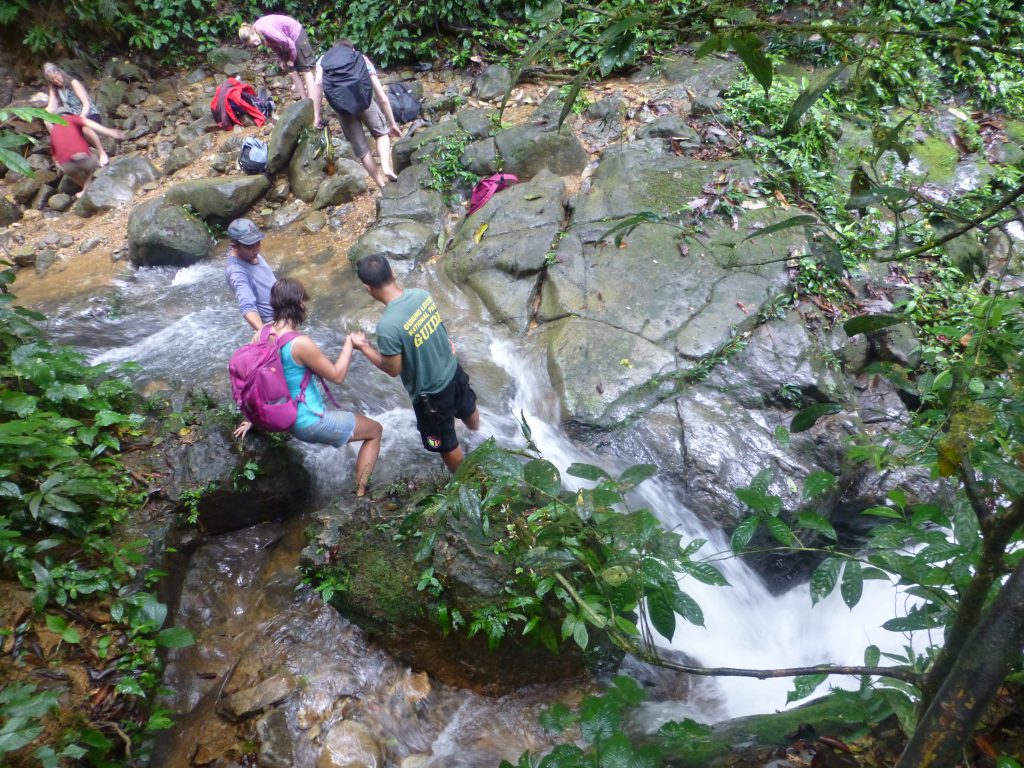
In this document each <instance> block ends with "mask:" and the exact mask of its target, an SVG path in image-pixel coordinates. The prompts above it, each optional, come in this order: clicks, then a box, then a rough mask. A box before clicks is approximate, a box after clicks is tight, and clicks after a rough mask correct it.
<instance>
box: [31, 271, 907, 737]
mask: <svg viewBox="0 0 1024 768" xmlns="http://www.w3.org/2000/svg"><path fill="white" fill-rule="evenodd" d="M222 270H223V263H222V260H220V259H218V260H214V261H210V262H205V263H203V264H200V265H196V266H193V267H189V268H187V269H182V270H178V271H176V272H175V271H173V270H169V269H141V270H137V271H136V272H135V273H134V275H133V276H131V277H130V278H127V279H126V280H124V281H123V282H121V283H120V284H119V285H118V286H117V288H118V294H117V298H116V300H115V301H116V306H113V307H111V308H109V310H108V311H105V312H103V311H97V310H96V309H95V307H91V308H90V309H89V310H88V311H86V312H77V313H76V312H70V313H65V312H51V317H53V318H55V319H54V320H52V321H51V330H52V331H53V333H54V335H55V336H56V337H57V338H58V340H62V341H65V342H67V343H73V344H76V345H77V346H79V347H80V348H83V349H85V350H86V351H87V352H88V353H90V355H91V357H92V359H93V361H94V362H111V363H118V362H122V361H128V360H135V361H138V362H139V363H140V364H141V366H142V371H143V379H145V380H152V379H161V378H163V379H168V380H175V379H177V380H179V381H182V382H184V383H191V384H199V385H201V386H204V387H206V388H208V389H210V390H211V391H212V392H214V393H215V394H216V395H218V396H221V397H226V396H227V375H226V362H227V359H228V357H229V356H230V354H231V352H232V351H233V350H234V349H235V348H236V347H237V346H239V345H240V344H242V343H245V342H246V341H247V340H248V337H249V334H248V332H247V330H246V326H245V325H244V323H243V322H242V321H241V320H240V318H239V316H238V313H237V309H236V308H235V306H234V302H233V297H232V296H231V295H230V293H229V291H228V289H227V287H226V285H225V283H224V278H223V272H222ZM402 282H403V283H404V284H407V285H421V286H422V287H425V288H427V289H428V290H430V291H432V292H433V293H434V295H435V298H436V299H437V301H438V304H439V306H440V307H441V311H442V315H443V316H444V317H445V318H446V324H447V325H448V326H449V330H450V332H451V333H452V335H453V338H454V339H455V343H456V344H457V346H458V348H459V355H460V358H461V359H462V362H463V365H464V366H465V367H466V369H467V370H468V371H469V372H470V375H471V378H472V382H473V385H474V388H475V389H476V390H477V393H478V395H479V396H480V407H481V413H482V422H481V427H482V428H481V433H480V434H479V435H472V436H471V435H469V434H468V433H466V432H464V431H461V432H460V435H462V436H463V438H465V439H466V441H467V442H468V445H469V447H472V446H474V445H476V444H478V443H479V441H480V440H482V439H484V438H485V437H486V436H488V435H494V436H495V437H496V438H497V439H498V441H499V442H500V443H502V444H509V445H520V446H521V445H523V444H524V440H523V438H522V436H521V435H520V431H519V424H518V422H517V421H516V417H517V416H518V415H519V414H520V413H522V414H523V415H525V417H526V419H527V421H528V423H529V425H530V427H531V429H532V433H533V439H534V441H535V442H536V444H537V445H538V446H539V448H540V450H541V452H542V454H543V456H544V457H545V458H546V459H548V460H549V461H551V462H552V463H553V464H555V465H556V466H557V467H558V468H559V469H560V471H562V472H563V477H564V471H565V469H566V468H567V467H568V466H569V465H570V464H572V463H574V462H586V463H591V464H597V465H601V466H604V467H605V468H607V469H609V470H611V471H613V472H614V471H621V470H622V469H624V468H625V467H627V466H629V465H630V464H633V463H636V460H635V459H633V458H631V457H630V456H628V455H610V454H609V453H608V452H607V451H606V452H605V453H604V454H602V455H601V456H597V455H596V454H594V453H592V452H590V451H589V450H588V449H586V448H585V447H583V446H580V445H579V444H577V443H574V442H573V441H572V440H571V439H570V438H569V437H568V435H567V434H566V433H565V432H564V430H563V429H562V427H561V416H560V413H559V403H558V396H557V393H556V392H555V391H554V389H553V388H552V386H551V385H550V381H549V380H548V376H547V365H546V360H545V358H544V352H543V349H542V348H541V345H539V344H537V343H536V340H535V339H534V338H531V337H529V336H527V337H525V338H519V337H513V336H511V334H510V333H509V332H508V331H507V330H506V329H505V328H504V326H501V325H497V324H492V323H489V322H487V321H486V320H484V321H479V320H474V319H472V317H473V314H474V313H473V312H471V311H469V310H468V309H467V307H466V306H465V302H466V301H467V299H466V297H465V296H464V295H463V294H461V293H459V292H458V291H457V289H454V288H453V287H452V286H451V285H450V284H449V283H447V281H445V280H444V278H443V276H441V275H439V274H437V273H434V272H432V271H426V272H424V271H420V270H417V271H415V272H413V273H412V274H410V275H408V276H407V278H405V279H403V281H402ZM317 300H319V301H317ZM311 310H312V312H311V318H310V320H311V321H310V325H309V327H308V329H307V330H308V331H309V332H310V334H311V335H312V336H313V337H314V338H315V339H316V340H317V341H318V343H319V344H320V345H321V346H322V347H323V348H324V349H325V350H327V352H328V354H330V353H331V351H332V350H336V349H337V348H338V347H339V346H340V343H341V340H342V338H343V335H342V334H343V330H342V329H346V328H348V329H352V328H358V327H361V328H363V329H364V330H372V328H373V324H374V322H375V319H376V317H378V316H379V306H373V305H372V304H371V305H368V304H367V299H366V296H365V294H361V293H359V292H358V291H353V289H352V288H351V287H347V288H341V289H339V290H338V292H337V295H333V296H321V297H314V303H313V304H312V306H311ZM477 314H478V313H477ZM65 318H66V319H65ZM336 395H337V396H338V397H339V398H340V402H342V403H346V401H347V403H348V404H349V405H351V406H352V407H354V408H356V409H358V410H360V411H362V412H364V413H366V414H368V415H370V416H372V417H373V418H376V419H378V420H379V421H381V422H382V423H383V424H384V427H385V438H384V443H383V450H382V454H381V459H380V461H379V463H378V469H377V472H376V473H375V482H383V483H387V482H390V481H392V480H394V479H396V478H400V477H402V476H404V475H409V474H413V473H422V472H423V471H437V470H439V468H440V465H439V463H438V462H437V460H436V457H433V456H431V455H430V454H427V453H425V452H424V451H423V450H422V448H421V447H420V444H419V439H418V435H417V434H416V431H415V421H414V418H413V415H412V411H411V409H410V408H409V406H408V400H407V398H406V396H405V393H404V391H403V390H402V389H401V386H400V385H399V384H398V382H397V380H393V379H389V378H388V377H386V376H384V375H382V374H380V373H379V372H377V371H375V370H373V369H372V367H370V366H369V364H368V363H367V362H366V361H365V360H363V359H362V358H361V356H357V359H356V360H355V362H354V364H353V368H352V370H351V372H350V374H349V380H347V381H346V383H345V384H344V385H343V386H342V387H340V388H338V390H336ZM460 429H461V428H460ZM295 449H296V450H297V451H299V452H300V453H301V455H302V457H303V460H304V462H305V463H306V465H307V467H308V468H309V469H310V470H311V473H312V474H313V475H314V477H315V478H316V483H317V487H316V490H317V492H318V493H317V495H318V496H319V497H320V498H321V499H323V498H328V497H330V496H332V495H334V494H336V493H340V492H342V491H344V490H346V489H348V488H350V483H351V474H352V467H353V465H354V457H355V452H354V450H353V449H352V448H348V447H346V448H342V449H336V448H328V447H318V446H305V445H301V444H298V443H297V442H296V444H295ZM567 479H568V480H570V481H573V480H575V479H574V478H567ZM636 493H637V497H636V501H637V502H638V503H640V504H642V505H645V506H647V507H648V508H649V509H651V510H652V512H654V513H655V514H656V515H657V516H658V518H659V519H660V520H661V521H662V522H663V523H664V524H665V525H666V526H667V527H670V528H675V529H677V530H679V531H680V532H681V533H682V534H683V536H684V538H685V539H687V540H689V539H694V538H701V539H706V540H707V541H708V543H707V544H706V545H705V547H704V548H703V549H702V550H701V554H702V555H704V556H709V555H712V554H714V553H723V552H726V551H727V550H728V544H727V542H726V539H725V537H724V536H723V535H721V533H720V532H717V531H711V530H707V529H705V527H704V526H703V525H702V524H701V523H700V521H699V520H698V518H697V516H695V515H694V514H692V513H691V512H690V510H688V509H687V507H686V500H685V499H684V498H682V497H681V496H680V493H679V492H678V491H677V490H676V489H673V488H671V487H669V486H668V485H667V484H666V483H664V482H662V481H661V480H659V479H658V478H654V479H652V480H649V481H647V482H645V483H643V484H642V485H641V487H640V488H639V489H638V490H637V491H636ZM717 565H718V567H719V568H720V569H721V570H722V572H723V573H724V574H725V576H726V578H727V579H728V581H729V583H730V585H731V586H729V587H709V586H706V585H704V584H701V583H699V582H697V581H695V580H693V579H688V580H686V581H685V582H684V583H682V584H681V586H682V588H683V589H684V590H685V591H686V592H687V593H688V594H690V595H691V596H692V597H693V598H694V599H696V600H697V601H698V602H699V604H700V605H701V608H702V609H703V612H704V617H705V624H706V626H705V627H704V628H701V627H694V626H692V625H689V624H686V623H685V622H683V621H682V620H680V622H679V625H678V628H677V631H676V637H674V638H671V640H668V639H666V640H665V641H664V642H665V645H666V647H670V648H674V649H677V650H680V651H683V652H685V653H686V654H688V655H689V656H690V657H692V658H693V659H694V660H695V661H696V662H697V663H699V664H701V665H705V666H730V667H745V668H765V669H769V668H779V667H795V666H805V665H812V664H820V663H836V664H860V663H862V661H863V652H864V648H865V646H867V645H869V644H872V643H873V644H876V645H878V646H879V647H881V648H882V650H893V651H895V650H898V649H899V648H901V647H902V645H903V643H904V638H903V637H902V636H900V635H898V634H894V633H891V632H886V631H884V630H882V629H881V628H880V627H881V624H882V623H883V621H885V620H886V619H888V618H890V617H892V616H893V610H894V607H895V606H894V600H895V599H896V598H895V595H894V592H893V590H892V588H891V587H890V586H889V585H888V583H887V582H877V581H867V582H865V585H864V596H863V598H862V600H861V602H860V604H859V605H858V606H857V608H856V609H855V610H853V611H850V610H849V609H847V607H846V606H845V604H844V603H843V602H842V600H841V599H840V597H839V595H838V590H837V592H836V594H834V595H832V596H831V597H830V598H829V599H827V600H825V601H823V602H821V603H819V604H818V605H816V606H814V607H812V606H811V601H810V597H809V594H808V590H807V587H806V585H805V586H802V587H797V588H795V589H793V590H791V591H790V592H788V593H786V594H783V595H779V596H773V595H771V594H770V593H769V592H768V590H767V589H765V587H764V585H763V583H762V582H761V579H760V578H759V577H758V576H757V575H756V574H755V573H754V572H753V571H751V570H750V569H749V568H748V567H747V566H746V565H745V564H744V563H743V562H742V561H740V560H738V559H736V558H725V559H723V560H721V561H720V562H718V563H717ZM829 684H831V685H844V686H853V685H855V684H856V681H855V680H854V679H852V678H841V677H834V678H831V679H830V681H829ZM708 685H710V686H712V687H714V688H715V690H716V695H715V696H714V697H712V698H713V699H714V700H717V701H720V702H722V703H717V701H716V703H708V704H707V706H705V707H704V709H703V710H702V711H697V712H695V713H694V714H693V715H692V716H695V717H698V718H700V719H704V720H716V719H722V718H724V717H731V716H738V715H743V714H751V713H757V712H770V711H773V710H777V709H781V708H783V707H785V706H786V691H788V690H790V689H791V687H792V681H791V679H777V680H766V681H761V680H756V679H752V678H739V677H731V678H718V679H716V680H715V681H714V682H713V683H709V684H708ZM821 690H822V691H824V690H826V687H822V689H821ZM710 701H711V699H709V702H710Z"/></svg>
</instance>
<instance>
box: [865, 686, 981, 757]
mask: <svg viewBox="0 0 1024 768" xmlns="http://www.w3.org/2000/svg"><path fill="white" fill-rule="evenodd" d="M882 697H883V698H884V699H885V703H886V704H888V705H889V706H890V707H891V708H892V711H893V713H894V714H895V715H896V719H897V720H898V721H899V724H900V728H901V729H902V730H903V733H904V734H905V735H907V736H908V737H909V736H910V735H911V734H912V733H913V732H914V729H915V728H916V727H917V704H916V703H915V702H914V700H913V699H911V698H910V697H909V696H907V694H905V693H903V692H902V691H897V690H894V689H893V688H882ZM996 766H997V768H1000V766H999V764H998V763H996Z"/></svg>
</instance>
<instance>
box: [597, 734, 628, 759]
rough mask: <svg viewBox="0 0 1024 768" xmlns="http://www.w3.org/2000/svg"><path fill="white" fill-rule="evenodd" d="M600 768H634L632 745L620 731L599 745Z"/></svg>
mask: <svg viewBox="0 0 1024 768" xmlns="http://www.w3.org/2000/svg"><path fill="white" fill-rule="evenodd" d="M599 765H600V768H634V766H633V744H632V742H631V741H630V740H629V738H628V737H627V736H626V734H624V733H623V732H622V731H616V732H615V733H613V734H612V735H611V736H609V737H608V739H607V740H606V741H605V742H604V743H603V744H602V745H601V755H600V763H599Z"/></svg>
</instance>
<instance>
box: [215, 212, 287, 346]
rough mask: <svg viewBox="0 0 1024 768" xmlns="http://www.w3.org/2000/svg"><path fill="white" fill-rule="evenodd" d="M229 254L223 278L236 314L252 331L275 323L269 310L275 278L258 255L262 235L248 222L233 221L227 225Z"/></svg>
mask: <svg viewBox="0 0 1024 768" xmlns="http://www.w3.org/2000/svg"><path fill="white" fill-rule="evenodd" d="M228 237H229V238H231V250H229V251H228V260H227V264H225V266H224V276H225V277H226V278H227V281H228V285H229V286H231V290H233V291H234V292H235V299H237V301H238V311H239V312H241V313H242V317H244V318H245V322H247V323H248V324H249V325H250V326H252V329H253V330H254V331H258V330H259V329H260V328H262V327H263V324H264V323H269V322H270V321H271V320H273V319H274V310H272V309H271V308H270V289H271V288H273V287H274V283H275V282H276V278H275V277H274V270H272V269H271V268H270V265H269V264H267V262H266V259H264V258H263V257H262V256H261V255H260V241H261V240H263V238H264V234H263V233H262V232H261V231H260V229H259V227H257V226H256V225H255V224H253V223H252V221H250V220H249V219H235V220H234V221H232V222H231V224H229V225H228Z"/></svg>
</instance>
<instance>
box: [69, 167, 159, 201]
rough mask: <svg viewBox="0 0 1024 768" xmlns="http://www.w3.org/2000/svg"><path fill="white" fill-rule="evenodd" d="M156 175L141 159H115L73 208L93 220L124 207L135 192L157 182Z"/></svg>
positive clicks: (101, 171) (99, 174)
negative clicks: (94, 215) (149, 183)
mask: <svg viewBox="0 0 1024 768" xmlns="http://www.w3.org/2000/svg"><path fill="white" fill-rule="evenodd" d="M159 176H160V173H159V171H157V169H156V168H154V167H153V165H152V163H150V162H149V160H147V159H146V158H144V157H142V156H140V155H125V156H123V157H117V158H114V159H113V160H112V161H111V162H110V165H108V166H107V167H106V168H101V169H100V170H99V172H98V173H97V174H96V176H95V177H94V178H93V180H92V182H91V183H90V184H89V186H88V187H86V188H85V192H84V193H83V194H82V196H81V197H80V198H79V199H78V204H77V205H76V206H75V211H76V213H79V214H80V215H82V216H92V215H93V214H96V213H100V212H101V211H109V210H112V209H114V208H120V207H121V206H123V205H127V204H128V203H130V202H131V201H132V198H134V197H135V192H136V191H137V190H138V189H139V188H140V187H141V186H142V185H143V184H146V183H147V182H150V181H156V179H157V178H158V177H159Z"/></svg>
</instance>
